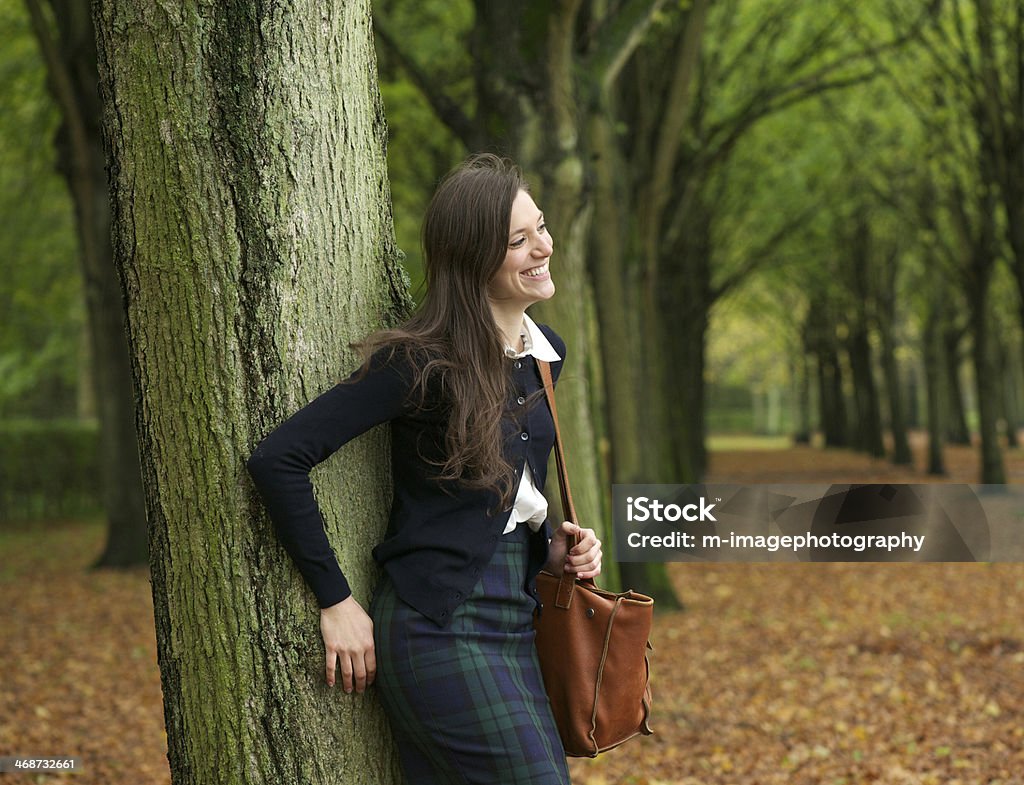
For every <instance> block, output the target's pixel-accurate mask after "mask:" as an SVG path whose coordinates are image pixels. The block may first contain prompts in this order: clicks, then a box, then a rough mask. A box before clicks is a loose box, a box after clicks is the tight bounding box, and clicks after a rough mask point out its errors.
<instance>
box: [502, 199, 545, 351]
mask: <svg viewBox="0 0 1024 785" xmlns="http://www.w3.org/2000/svg"><path fill="white" fill-rule="evenodd" d="M511 227H512V231H511V232H510V233H509V241H508V250H507V251H506V253H505V260H504V261H503V262H502V264H501V267H500V268H499V269H498V271H497V272H496V273H495V274H494V277H493V278H492V279H491V282H490V283H489V284H488V285H487V298H488V300H490V303H491V310H492V311H493V313H494V318H495V321H496V322H497V323H498V326H499V328H500V329H501V331H502V333H503V335H504V336H505V338H506V339H508V337H509V336H510V335H513V336H517V337H518V333H519V323H520V322H521V321H522V315H523V313H524V312H525V311H526V309H527V308H528V307H529V306H531V305H533V304H534V303H536V302H539V301H541V300H547V299H549V298H550V297H552V296H553V295H554V293H555V284H554V283H553V282H552V280H551V272H550V270H549V269H548V266H549V262H550V260H551V252H552V251H553V250H554V247H553V243H552V239H551V234H550V233H549V232H548V229H547V226H546V224H545V223H544V213H542V212H541V211H540V210H539V209H538V208H537V205H536V204H535V203H534V201H533V198H532V197H531V196H530V194H528V193H527V192H526V191H525V190H520V191H519V193H518V194H517V195H516V198H515V201H514V202H512V216H511ZM506 343H508V344H509V345H513V346H514V345H515V344H514V341H508V340H506Z"/></svg>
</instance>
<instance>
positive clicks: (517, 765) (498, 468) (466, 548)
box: [248, 155, 601, 785]
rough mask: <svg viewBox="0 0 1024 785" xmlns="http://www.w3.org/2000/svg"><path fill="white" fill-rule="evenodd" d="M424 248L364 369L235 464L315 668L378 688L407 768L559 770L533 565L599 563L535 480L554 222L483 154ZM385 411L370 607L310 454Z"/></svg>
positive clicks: (447, 772)
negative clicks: (408, 293) (317, 613)
mask: <svg viewBox="0 0 1024 785" xmlns="http://www.w3.org/2000/svg"><path fill="white" fill-rule="evenodd" d="M423 245H424V250H425V252H426V274H427V275H426V279H427V293H426V296H425V297H424V300H423V302H422V304H421V305H420V307H419V308H418V309H417V311H416V312H415V313H414V314H413V316H412V317H411V318H410V319H409V320H408V321H406V322H405V323H404V324H403V325H401V326H400V327H398V328H395V329H391V330H383V331H381V332H379V333H376V334H375V335H372V336H370V337H369V338H367V339H366V340H365V341H363V342H362V343H361V344H360V346H361V348H362V350H363V351H364V353H365V361H364V364H363V366H362V367H361V368H360V370H359V371H357V372H356V373H354V374H353V375H352V376H350V377H349V378H348V379H346V380H344V381H343V382H340V383H339V384H337V385H336V386H335V387H334V388H332V389H330V390H328V391H326V392H325V393H323V394H322V395H320V397H318V398H317V399H315V400H314V401H312V402H311V403H309V404H308V405H307V406H306V407H304V408H303V409H301V410H300V411H298V412H296V413H295V414H294V415H292V417H291V418H289V419H288V420H287V421H286V422H284V423H283V424H282V425H280V426H279V427H278V428H277V429H276V430H274V431H273V432H272V433H270V434H269V435H268V436H267V437H266V438H265V439H264V440H263V441H262V442H261V443H260V444H259V445H258V446H257V448H256V450H255V452H254V453H253V454H252V456H251V457H250V459H249V461H248V467H249V470H250V472H251V474H252V476H253V478H254V480H255V481H256V484H257V486H258V487H259V489H260V492H261V494H262V495H263V498H264V500H265V502H266V505H267V508H268V510H269V512H270V516H271V518H272V519H273V521H274V523H275V525H276V530H277V532H278V535H279V536H280V538H281V540H282V542H283V544H284V545H285V547H286V549H287V550H288V552H289V553H290V554H291V556H292V558H293V559H294V560H295V563H296V565H297V567H298V568H299V570H300V571H301V572H302V574H303V576H304V577H305V578H306V581H307V583H308V584H309V586H310V588H311V589H312V590H313V592H314V594H316V596H317V599H318V601H319V604H320V607H321V617H320V628H321V631H322V633H323V639H324V647H325V653H326V659H327V666H326V680H327V684H328V685H329V686H333V685H334V682H335V673H336V670H337V669H338V668H339V667H340V669H341V676H342V684H343V686H344V688H345V691H346V692H351V691H353V690H354V691H356V692H362V691H364V690H365V689H366V688H367V686H369V685H371V684H376V685H377V687H378V690H379V693H380V697H381V702H382V704H383V706H384V708H385V711H386V712H387V714H388V718H389V720H390V723H391V728H392V731H393V733H394V736H395V739H396V741H397V742H398V749H399V752H400V755H401V762H402V768H403V771H404V773H405V778H406V781H407V782H410V783H417V784H420V783H422V784H423V785H429V783H451V782H463V783H481V784H483V783H495V782H515V783H519V784H521V785H523V784H529V783H533V785H568V783H569V774H568V770H567V767H566V761H565V752H564V749H563V748H562V743H561V740H560V739H559V735H558V731H557V730H556V728H555V724H554V719H553V717H552V714H551V707H550V704H549V703H548V697H547V694H546V693H545V691H544V686H543V681H542V678H541V674H540V668H539V665H538V661H537V653H536V648H535V643H534V631H533V613H534V610H535V608H536V607H537V606H538V604H539V599H538V597H537V590H536V577H537V574H538V572H539V571H540V570H541V569H542V568H543V569H546V570H548V571H549V572H551V573H554V574H555V575H561V574H562V572H563V570H568V571H570V572H571V573H573V574H575V575H577V576H578V577H583V578H586V577H594V576H596V575H598V574H599V573H600V571H601V543H600V542H599V541H598V539H597V537H596V536H595V535H594V532H593V530H591V529H580V528H579V527H577V526H576V525H575V524H572V523H568V522H565V523H562V524H560V525H557V524H552V522H551V521H550V520H549V519H548V515H547V509H548V507H547V501H546V499H545V498H544V494H543V491H544V482H545V479H546V475H547V464H548V457H549V455H550V452H551V448H552V445H553V443H554V422H553V420H552V416H551V411H550V409H549V408H548V404H547V401H546V398H545V396H544V394H543V388H542V385H541V379H540V374H539V370H538V365H537V361H538V360H545V361H547V362H549V363H550V366H551V371H552V377H553V378H554V379H555V380H557V378H558V376H559V374H560V372H561V369H562V361H563V358H564V356H565V343H564V342H563V341H562V339H561V338H560V337H559V336H558V334H557V333H555V331H554V330H552V329H551V328H550V327H548V326H547V325H539V324H536V323H535V322H534V321H533V320H532V319H531V318H530V317H529V316H527V315H526V309H527V308H528V307H529V306H530V305H532V304H533V303H536V302H539V301H541V300H547V299H548V298H550V297H551V296H552V295H554V293H555V285H554V283H553V281H552V279H551V272H550V270H549V262H550V259H551V254H552V250H553V244H552V240H551V236H550V234H549V233H548V230H547V226H546V225H545V224H544V216H543V214H542V213H541V211H540V209H539V208H538V207H537V205H536V204H535V203H534V201H533V199H532V198H531V197H530V195H529V193H528V192H527V187H526V184H525V183H524V182H523V179H522V175H521V173H520V172H519V169H518V168H517V167H516V166H515V165H514V164H512V163H511V162H509V161H507V160H504V159H501V158H498V157H496V156H493V155H480V156H474V157H473V158H470V159H469V160H468V161H466V162H465V163H464V164H463V165H462V166H460V167H459V168H457V169H456V170H455V171H454V172H452V173H451V174H449V176H448V177H446V178H445V180H444V181H443V182H442V183H441V185H440V186H439V187H438V189H437V192H436V193H435V194H434V197H433V199H432V200H431V203H430V207H429V208H428V210H427V214H426V217H425V219H424V224H423ZM383 422H389V423H390V424H391V462H392V477H393V478H394V496H393V502H392V506H391V515H390V521H389V526H388V531H387V535H386V537H385V539H384V541H383V542H381V543H380V544H379V545H377V547H375V548H374V549H373V557H374V559H375V560H376V561H377V562H378V563H379V564H380V565H381V566H382V567H383V570H384V577H383V579H382V581H381V583H380V585H378V586H377V588H376V589H375V591H374V593H373V598H372V601H371V603H370V605H369V614H367V612H366V611H364V610H363V606H362V605H360V604H359V603H358V602H357V601H356V599H355V598H354V597H353V596H352V592H351V590H350V589H349V586H348V583H347V581H346V580H345V577H344V575H343V574H342V572H341V570H340V568H339V567H338V563H337V560H336V559H335V557H334V553H333V552H332V550H331V546H330V543H329V542H328V541H327V538H326V535H325V533H324V529H323V523H322V519H321V517H320V511H319V509H318V508H317V505H316V501H315V499H314V498H313V490H312V486H311V485H310V482H309V471H310V469H312V467H313V466H314V465H316V464H317V463H320V462H321V461H323V460H325V459H326V458H327V457H328V456H330V455H331V454H332V453H334V452H335V451H336V450H338V449H339V448H340V447H341V446H342V445H343V444H345V443H346V442H348V441H350V440H351V439H353V438H355V437H356V436H358V435H359V434H361V433H363V432H364V431H366V430H368V429H369V428H371V427H372V426H374V425H377V424H379V423H383ZM573 534H575V535H578V538H579V542H578V544H577V545H576V546H575V547H574V548H573V550H572V552H571V553H570V552H568V550H567V542H566V539H567V537H568V536H569V535H573Z"/></svg>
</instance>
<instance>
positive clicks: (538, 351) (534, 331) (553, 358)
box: [516, 313, 562, 363]
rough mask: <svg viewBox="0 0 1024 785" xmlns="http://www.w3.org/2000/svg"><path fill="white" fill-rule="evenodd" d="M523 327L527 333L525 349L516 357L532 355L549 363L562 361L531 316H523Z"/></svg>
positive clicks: (524, 343)
mask: <svg viewBox="0 0 1024 785" xmlns="http://www.w3.org/2000/svg"><path fill="white" fill-rule="evenodd" d="M523 325H524V326H525V327H526V333H525V334H524V336H523V347H524V348H523V351H522V352H521V353H519V354H517V355H516V357H525V356H526V355H528V354H532V355H533V356H534V357H535V358H536V359H538V360H546V361H547V362H549V363H554V362H558V361H559V360H561V359H562V358H561V357H559V356H558V352H556V351H555V347H553V346H552V345H551V341H549V340H548V339H547V336H546V335H544V333H543V332H542V331H541V329H540V327H538V326H537V323H536V322H535V321H533V319H531V318H530V316H529V314H525V313H524V314H523Z"/></svg>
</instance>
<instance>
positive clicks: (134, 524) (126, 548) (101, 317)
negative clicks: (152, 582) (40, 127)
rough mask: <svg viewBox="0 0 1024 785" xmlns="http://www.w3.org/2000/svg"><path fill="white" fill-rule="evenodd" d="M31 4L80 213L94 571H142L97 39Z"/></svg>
mask: <svg viewBox="0 0 1024 785" xmlns="http://www.w3.org/2000/svg"><path fill="white" fill-rule="evenodd" d="M49 3H50V6H51V7H52V10H53V16H54V23H53V24H51V22H50V21H49V19H47V14H46V12H45V7H44V6H43V4H42V0H26V5H27V7H28V10H29V14H30V17H31V19H32V26H33V30H34V31H35V34H36V38H37V40H38V41H39V47H40V51H41V52H42V54H43V61H44V62H45V63H46V69H47V74H48V84H49V88H50V92H51V93H52V94H53V96H54V98H55V99H56V103H57V106H58V108H59V109H60V113H61V125H60V129H59V131H58V134H57V139H56V147H57V161H58V168H59V169H60V172H61V174H62V175H63V176H64V179H65V180H66V181H67V184H68V191H69V192H70V194H71V198H72V201H73V203H74V206H75V227H76V230H77V233H78V247H79V259H80V262H81V268H82V281H83V287H82V289H83V292H84V294H85V310H86V328H87V331H88V336H87V339H88V346H89V352H88V354H89V357H90V360H91V363H92V369H91V372H90V373H89V374H87V375H86V379H88V380H89V381H90V382H91V383H92V384H93V395H92V401H93V403H94V406H95V412H96V415H97V418H98V420H99V453H100V461H99V463H100V471H101V472H102V488H103V493H102V499H103V507H104V510H105V512H106V515H107V544H106V546H105V548H104V550H103V553H102V554H101V555H100V557H99V558H98V559H97V561H96V562H95V563H94V565H93V566H95V567H124V566H133V565H137V564H145V563H146V561H147V557H148V554H147V546H146V507H145V501H144V499H143V493H142V474H141V469H140V467H139V454H138V442H137V439H136V434H135V406H134V401H133V398H132V387H131V372H130V369H129V365H128V344H127V341H126V339H125V325H124V309H123V307H122V304H121V291H120V287H119V286H118V282H117V273H116V271H115V269H114V265H113V261H112V256H113V250H112V248H111V244H110V201H109V197H108V194H107V173H106V169H105V165H106V158H105V156H104V153H103V139H102V133H101V130H100V105H99V94H98V92H97V90H96V81H97V73H96V43H95V42H96V36H95V33H94V31H93V24H92V19H91V17H90V15H89V6H88V4H87V3H78V2H73V0H49Z"/></svg>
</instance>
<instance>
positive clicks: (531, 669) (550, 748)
mask: <svg viewBox="0 0 1024 785" xmlns="http://www.w3.org/2000/svg"><path fill="white" fill-rule="evenodd" d="M528 536H529V530H528V527H527V526H526V525H525V524H519V525H518V526H516V530H515V532H510V533H509V534H506V535H502V536H501V537H500V538H499V539H498V547H497V550H496V551H495V553H494V557H493V558H492V559H491V562H490V564H489V565H488V566H487V568H486V569H485V570H484V573H483V575H482V576H481V578H480V581H479V582H478V583H477V585H476V586H475V587H474V589H473V591H472V592H471V593H470V595H469V597H468V598H467V599H466V600H465V601H464V602H463V603H462V604H461V605H459V607H458V608H457V609H456V610H455V613H454V616H453V618H452V621H451V624H450V625H449V626H448V627H447V628H445V629H441V628H439V627H438V626H437V625H436V624H434V622H432V621H430V620H429V619H427V618H425V617H424V616H422V615H421V614H419V613H418V612H417V611H415V610H413V609H412V608H411V607H409V606H408V605H406V604H405V603H404V602H402V600H400V599H399V598H398V596H397V594H396V593H395V590H394V585H393V584H392V583H391V581H390V579H388V577H387V575H386V574H385V576H384V578H383V579H382V580H381V583H380V584H379V586H378V588H377V590H376V591H375V592H374V595H373V600H372V601H371V603H370V615H371V616H372V618H373V623H374V633H373V634H374V646H375V648H376V658H377V677H376V681H375V683H376V685H377V690H378V693H379V695H380V697H381V702H382V703H383V706H384V710H385V712H386V713H387V716H388V719H389V721H390V724H391V730H392V732H393V733H394V737H395V742H396V743H397V745H398V751H399V755H400V757H401V765H402V772H403V774H404V777H405V782H406V783H407V785H429V784H430V783H438V785H462V784H463V783H465V784H466V785H470V784H472V785H499V783H516V784H517V785H570V780H569V772H568V767H567V765H566V760H565V752H564V750H563V749H562V743H561V741H560V740H559V737H558V730H557V728H556V727H555V722H554V719H553V717H552V716H551V706H550V704H549V703H548V697H547V694H546V693H545V691H544V682H543V680H542V678H541V674H540V666H539V664H538V662H537V653H536V649H535V647H534V632H533V609H534V602H533V600H532V599H531V597H530V595H529V594H527V593H526V590H525V588H524V583H525V578H526V561H527V550H528V547H529V546H528Z"/></svg>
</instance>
